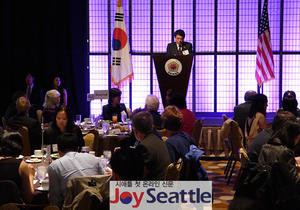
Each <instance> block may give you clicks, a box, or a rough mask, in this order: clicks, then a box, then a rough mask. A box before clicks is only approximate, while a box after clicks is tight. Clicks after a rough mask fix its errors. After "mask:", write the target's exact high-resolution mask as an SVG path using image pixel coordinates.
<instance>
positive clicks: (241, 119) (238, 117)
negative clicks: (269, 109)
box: [233, 90, 256, 135]
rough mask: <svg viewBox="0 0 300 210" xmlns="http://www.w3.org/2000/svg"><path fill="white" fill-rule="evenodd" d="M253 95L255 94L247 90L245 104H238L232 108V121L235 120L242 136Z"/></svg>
mask: <svg viewBox="0 0 300 210" xmlns="http://www.w3.org/2000/svg"><path fill="white" fill-rule="evenodd" d="M254 95H256V92H255V91H254V90H248V91H247V92H246V93H245V96H244V99H245V103H242V104H239V105H237V106H235V107H234V117H233V120H235V121H236V122H237V123H238V124H239V126H240V128H241V129H242V131H243V135H244V133H245V122H246V120H247V118H248V115H249V111H250V107H251V104H252V97H253V96H254Z"/></svg>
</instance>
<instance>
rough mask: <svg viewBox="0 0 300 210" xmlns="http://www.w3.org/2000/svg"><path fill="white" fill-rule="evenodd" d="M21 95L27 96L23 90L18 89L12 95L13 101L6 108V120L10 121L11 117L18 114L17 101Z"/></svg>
mask: <svg viewBox="0 0 300 210" xmlns="http://www.w3.org/2000/svg"><path fill="white" fill-rule="evenodd" d="M21 96H24V97H26V95H25V93H24V92H23V91H20V90H18V91H16V92H15V93H14V94H13V96H12V97H11V101H10V103H9V104H8V107H7V108H6V110H5V115H4V118H5V120H6V121H8V120H9V118H11V117H13V116H15V115H16V114H17V109H16V103H17V100H18V98H20V97H21Z"/></svg>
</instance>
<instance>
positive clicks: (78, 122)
mask: <svg viewBox="0 0 300 210" xmlns="http://www.w3.org/2000/svg"><path fill="white" fill-rule="evenodd" d="M80 123H81V115H80V114H77V115H76V116H75V124H76V125H78V126H79V125H80Z"/></svg>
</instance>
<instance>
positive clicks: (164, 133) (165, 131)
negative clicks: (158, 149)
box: [156, 128, 167, 137]
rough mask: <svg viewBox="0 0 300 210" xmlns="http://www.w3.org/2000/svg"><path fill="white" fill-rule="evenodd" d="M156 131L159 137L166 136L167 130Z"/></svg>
mask: <svg viewBox="0 0 300 210" xmlns="http://www.w3.org/2000/svg"><path fill="white" fill-rule="evenodd" d="M156 131H157V133H159V135H160V136H161V137H164V136H166V133H167V130H166V129H165V128H163V129H157V130H156Z"/></svg>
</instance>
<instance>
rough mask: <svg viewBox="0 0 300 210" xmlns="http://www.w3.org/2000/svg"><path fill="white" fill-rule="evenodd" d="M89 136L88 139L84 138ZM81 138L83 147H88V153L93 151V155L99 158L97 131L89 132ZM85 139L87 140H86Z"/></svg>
mask: <svg viewBox="0 0 300 210" xmlns="http://www.w3.org/2000/svg"><path fill="white" fill-rule="evenodd" d="M87 135H89V136H88V137H85V136H87ZM85 136H84V137H83V139H84V144H85V146H89V147H90V151H95V155H96V156H97V157H98V156H100V149H99V132H98V131H97V130H95V129H94V130H90V131H89V132H88V133H87V134H86V135H85ZM86 138H87V139H86Z"/></svg>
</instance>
